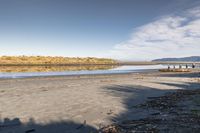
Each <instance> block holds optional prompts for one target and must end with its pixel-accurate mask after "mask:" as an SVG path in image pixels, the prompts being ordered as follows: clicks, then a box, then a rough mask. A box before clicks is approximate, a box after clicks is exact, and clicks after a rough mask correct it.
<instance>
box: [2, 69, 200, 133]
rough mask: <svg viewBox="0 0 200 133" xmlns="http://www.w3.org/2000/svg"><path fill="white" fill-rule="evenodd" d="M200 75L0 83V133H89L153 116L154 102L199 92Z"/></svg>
mask: <svg viewBox="0 0 200 133" xmlns="http://www.w3.org/2000/svg"><path fill="white" fill-rule="evenodd" d="M199 76H200V74H199V72H189V73H162V72H146V73H128V74H107V75H82V76H80V75H79V76H54V77H32V78H21V79H18V78H17V79H0V132H1V133H8V132H15V133H22V132H36V133H37V132H38V133H57V132H59V133H90V132H98V130H99V129H101V128H102V127H104V126H107V125H110V124H113V123H119V122H121V121H126V120H133V119H142V118H144V117H146V116H147V115H148V114H149V113H155V112H149V111H148V110H147V109H144V110H143V111H141V110H138V109H137V108H135V107H136V106H137V105H139V104H142V103H144V102H145V101H146V100H147V99H149V98H151V97H158V96H163V95H166V94H168V93H169V92H176V91H177V90H181V89H183V90H192V89H200V79H199Z"/></svg>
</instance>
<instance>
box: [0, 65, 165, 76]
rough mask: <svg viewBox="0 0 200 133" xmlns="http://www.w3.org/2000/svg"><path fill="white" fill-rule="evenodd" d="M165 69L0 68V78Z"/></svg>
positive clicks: (130, 67)
mask: <svg viewBox="0 0 200 133" xmlns="http://www.w3.org/2000/svg"><path fill="white" fill-rule="evenodd" d="M161 68H166V66H164V65H124V66H111V65H89V66H0V78H27V77H40V76H42V77H43V76H67V75H68V76H70V75H93V74H120V73H134V72H150V71H157V70H158V69H161Z"/></svg>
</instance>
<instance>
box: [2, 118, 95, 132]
mask: <svg viewBox="0 0 200 133" xmlns="http://www.w3.org/2000/svg"><path fill="white" fill-rule="evenodd" d="M96 132H97V130H96V129H95V128H93V127H90V126H88V125H86V123H83V124H79V123H74V122H70V121H60V122H51V123H48V124H38V123H36V122H35V121H34V120H33V119H30V120H29V122H28V123H26V124H24V123H22V122H21V121H20V119H19V118H15V119H8V118H6V119H4V120H0V133H96Z"/></svg>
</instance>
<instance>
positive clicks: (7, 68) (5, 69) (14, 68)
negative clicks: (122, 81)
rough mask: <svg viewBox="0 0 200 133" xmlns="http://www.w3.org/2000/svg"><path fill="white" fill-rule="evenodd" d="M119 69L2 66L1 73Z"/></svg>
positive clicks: (102, 66) (100, 67)
mask: <svg viewBox="0 0 200 133" xmlns="http://www.w3.org/2000/svg"><path fill="white" fill-rule="evenodd" d="M114 68H117V66H112V65H88V66H87V65H83V66H0V72H6V73H16V72H20V73H21V72H62V71H83V70H87V71H93V70H109V69H114Z"/></svg>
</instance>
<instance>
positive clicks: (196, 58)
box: [152, 56, 200, 62]
mask: <svg viewBox="0 0 200 133" xmlns="http://www.w3.org/2000/svg"><path fill="white" fill-rule="evenodd" d="M152 61H174V62H200V56H190V57H183V58H161V59H155V60H152Z"/></svg>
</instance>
